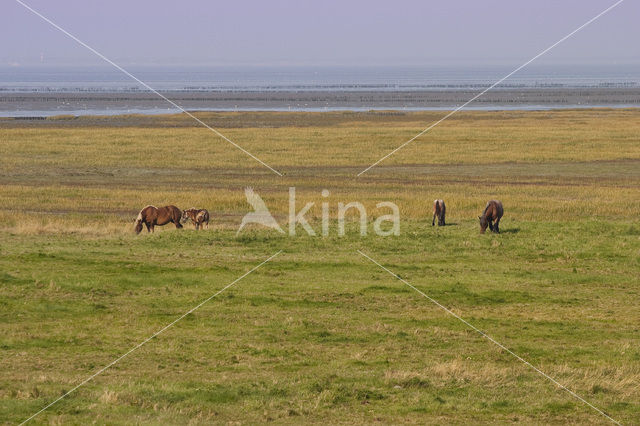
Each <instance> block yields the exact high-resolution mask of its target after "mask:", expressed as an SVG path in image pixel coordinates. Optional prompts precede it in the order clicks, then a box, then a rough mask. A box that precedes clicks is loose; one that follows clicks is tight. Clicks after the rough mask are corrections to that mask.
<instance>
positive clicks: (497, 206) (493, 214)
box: [478, 200, 504, 234]
mask: <svg viewBox="0 0 640 426" xmlns="http://www.w3.org/2000/svg"><path fill="white" fill-rule="evenodd" d="M503 213H504V209H503V208H502V202H500V201H498V200H491V201H489V202H488V203H487V205H486V206H485V208H484V211H483V212H482V216H478V219H480V233H481V234H484V231H485V230H486V229H487V226H488V227H489V229H490V230H491V232H495V233H496V234H499V233H500V219H501V218H502V215H503ZM494 221H495V223H494Z"/></svg>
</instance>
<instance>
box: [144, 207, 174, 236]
mask: <svg viewBox="0 0 640 426" xmlns="http://www.w3.org/2000/svg"><path fill="white" fill-rule="evenodd" d="M181 216H182V212H181V211H180V209H179V208H177V207H176V206H166V207H160V208H157V207H154V206H147V207H145V208H144V209H142V210H140V213H138V217H137V218H136V227H135V230H136V234H139V233H140V231H142V225H143V224H144V225H146V227H147V232H153V228H154V227H155V226H156V225H158V226H162V225H166V224H167V223H170V222H171V223H173V224H175V225H176V228H178V229H179V228H182V225H181V224H180V218H181Z"/></svg>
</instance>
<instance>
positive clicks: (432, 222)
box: [431, 209, 436, 226]
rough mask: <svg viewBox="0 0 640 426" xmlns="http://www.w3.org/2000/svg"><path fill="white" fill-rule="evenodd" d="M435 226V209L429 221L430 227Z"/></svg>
mask: <svg viewBox="0 0 640 426" xmlns="http://www.w3.org/2000/svg"><path fill="white" fill-rule="evenodd" d="M435 224H436V211H435V209H434V210H433V219H431V226H434V225H435Z"/></svg>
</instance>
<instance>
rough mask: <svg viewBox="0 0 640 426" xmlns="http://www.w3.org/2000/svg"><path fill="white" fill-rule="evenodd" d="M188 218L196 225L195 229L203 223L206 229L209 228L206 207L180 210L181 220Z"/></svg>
mask: <svg viewBox="0 0 640 426" xmlns="http://www.w3.org/2000/svg"><path fill="white" fill-rule="evenodd" d="M189 219H191V222H193V224H194V225H195V226H196V231H197V230H198V229H200V228H202V226H203V225H207V229H209V212H208V211H207V210H206V209H196V208H195V207H191V208H190V209H186V210H185V211H183V212H182V222H186V221H187V220H189Z"/></svg>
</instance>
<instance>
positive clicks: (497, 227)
mask: <svg viewBox="0 0 640 426" xmlns="http://www.w3.org/2000/svg"><path fill="white" fill-rule="evenodd" d="M494 228H495V230H496V234H499V233H500V218H498V220H496V225H495V226H494Z"/></svg>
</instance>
